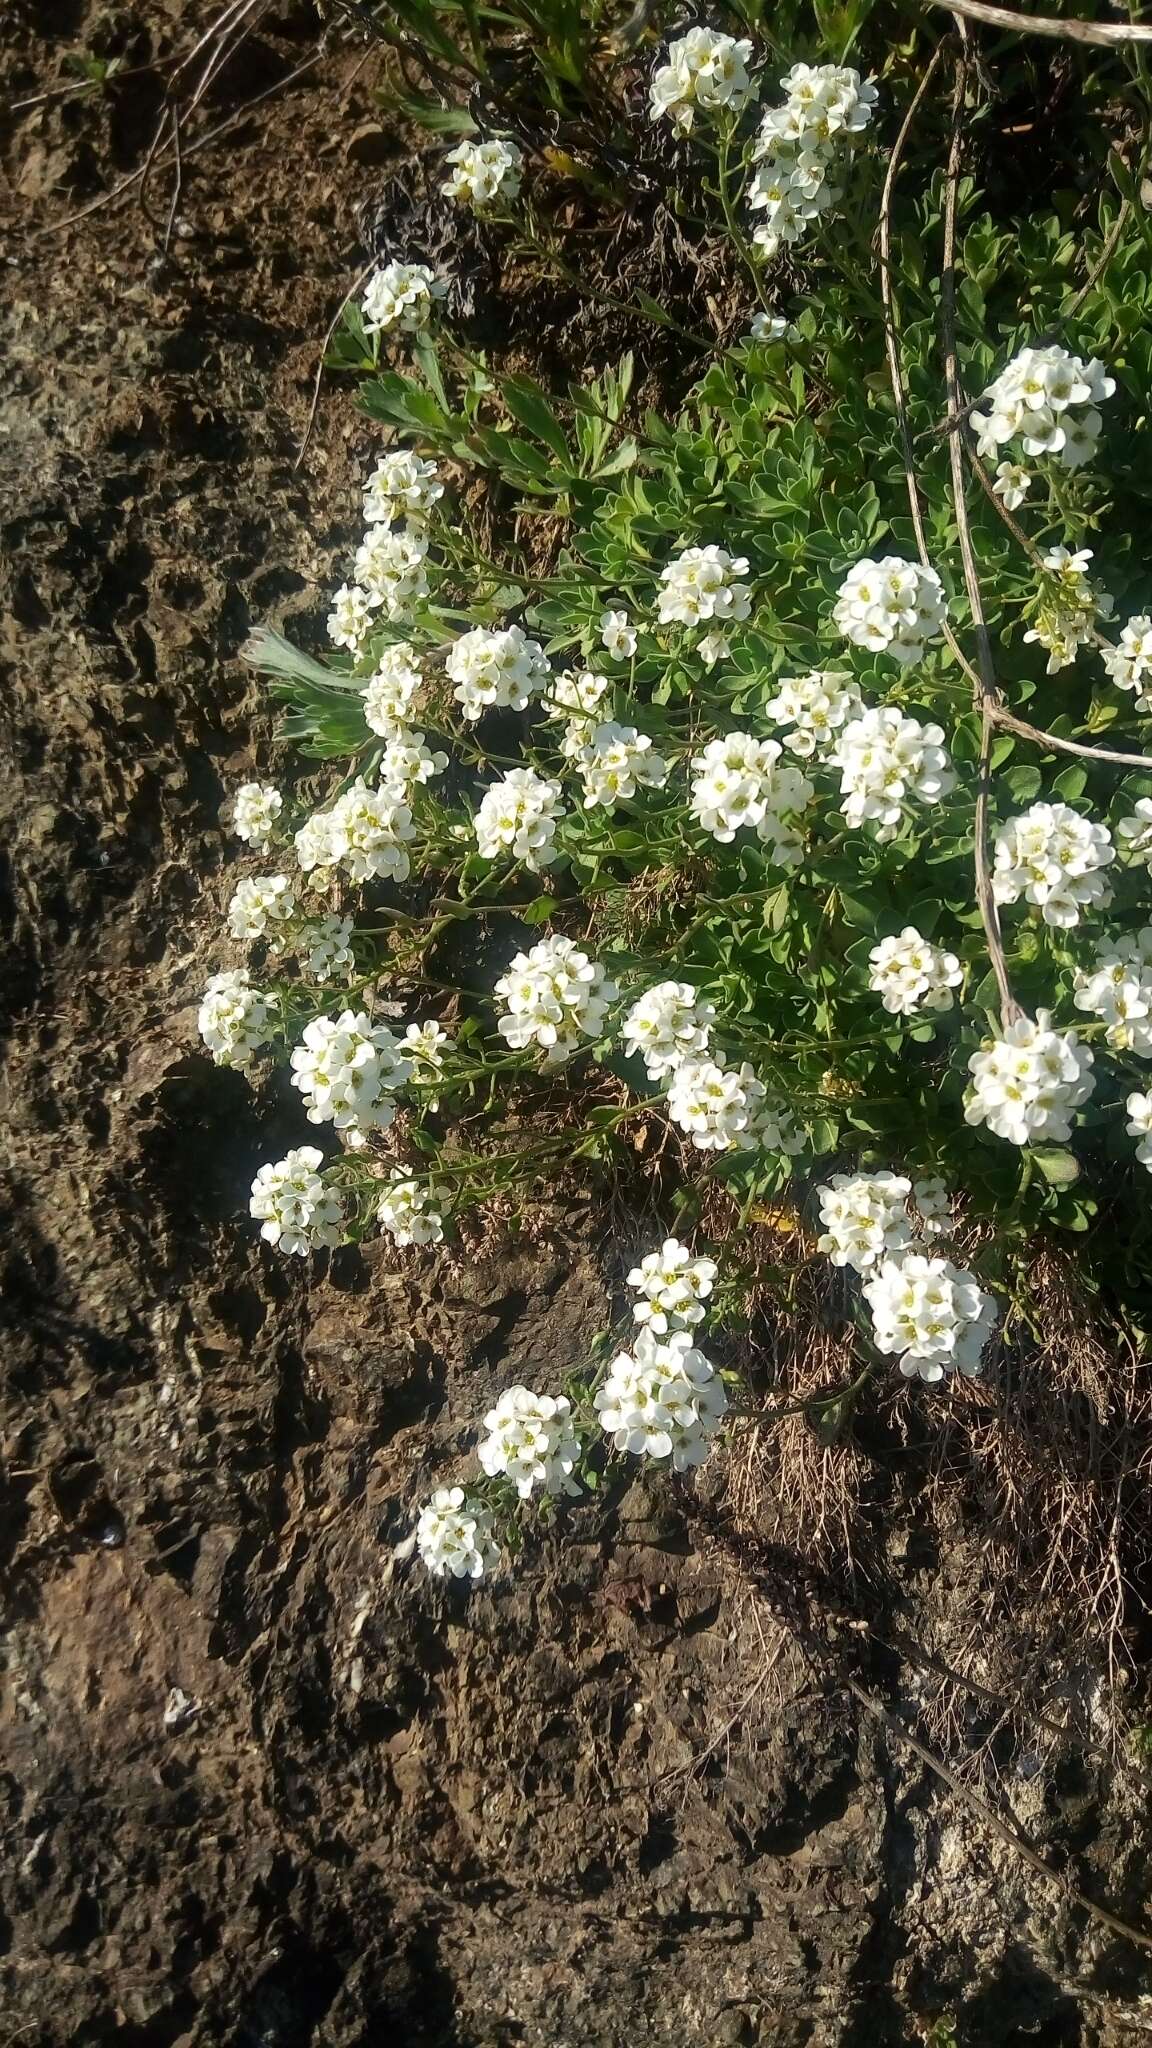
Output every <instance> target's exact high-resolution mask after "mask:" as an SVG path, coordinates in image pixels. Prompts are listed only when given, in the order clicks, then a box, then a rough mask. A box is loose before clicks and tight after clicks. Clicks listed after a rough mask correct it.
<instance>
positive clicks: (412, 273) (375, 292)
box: [362, 263, 448, 334]
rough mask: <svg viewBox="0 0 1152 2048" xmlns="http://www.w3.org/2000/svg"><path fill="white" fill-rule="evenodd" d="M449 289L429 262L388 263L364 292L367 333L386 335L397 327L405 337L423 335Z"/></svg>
mask: <svg viewBox="0 0 1152 2048" xmlns="http://www.w3.org/2000/svg"><path fill="white" fill-rule="evenodd" d="M447 290H448V287H447V285H446V284H444V283H443V282H442V280H441V279H440V278H438V277H436V276H435V275H434V273H433V272H432V271H431V270H429V268H428V266H427V264H426V263H386V264H385V265H384V268H383V269H382V270H378V271H376V273H375V275H374V276H373V277H371V278H370V279H369V281H368V288H367V290H366V291H365V293H364V298H363V301H362V305H363V311H364V330H365V333H367V334H386V333H387V332H388V331H389V329H391V328H393V327H396V328H399V329H400V331H401V333H402V334H419V332H420V331H421V329H422V328H424V327H427V325H428V322H429V320H430V319H431V317H432V309H433V306H434V305H435V302H436V300H437V299H442V298H444V297H445V295H446V293H447Z"/></svg>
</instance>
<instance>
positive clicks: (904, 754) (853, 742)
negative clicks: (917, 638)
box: [828, 704, 956, 840]
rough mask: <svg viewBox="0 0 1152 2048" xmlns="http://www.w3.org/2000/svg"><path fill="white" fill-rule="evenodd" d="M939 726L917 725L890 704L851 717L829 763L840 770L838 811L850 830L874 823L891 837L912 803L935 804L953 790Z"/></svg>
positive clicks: (953, 779)
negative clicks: (853, 827)
mask: <svg viewBox="0 0 1152 2048" xmlns="http://www.w3.org/2000/svg"><path fill="white" fill-rule="evenodd" d="M943 742H944V732H943V728H942V727H941V726H939V725H921V724H920V721H919V719H916V718H906V717H905V715H904V713H903V712H902V711H898V710H897V709H896V707H895V705H893V704H881V705H878V706H876V707H874V708H873V709H872V710H870V711H864V712H861V714H860V716H859V718H853V719H850V720H849V722H848V724H847V725H846V726H844V728H843V730H842V731H841V733H840V736H839V738H838V739H837V741H836V744H835V746H834V747H833V749H832V752H831V753H830V754H829V757H828V758H829V761H830V762H831V763H832V765H833V766H834V767H836V768H838V769H839V770H840V794H841V796H842V797H843V799H844V801H843V803H842V804H841V806H840V808H841V810H842V811H843V813H844V816H845V818H846V819H847V820H848V823H849V824H850V825H853V826H858V825H864V824H872V825H875V827H876V838H877V839H878V840H886V839H894V838H895V836H896V834H897V832H898V831H899V829H900V825H901V821H902V819H903V817H904V813H905V811H906V809H907V807H908V804H909V802H910V800H911V799H915V801H916V802H917V803H922V804H938V803H940V802H941V801H942V799H943V798H944V797H946V796H947V795H948V793H949V791H950V790H952V789H954V788H955V786H956V775H955V771H954V769H953V767H952V763H951V761H950V760H949V758H948V753H947V749H946V748H945V746H944V743H943Z"/></svg>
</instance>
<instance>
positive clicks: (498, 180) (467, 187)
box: [440, 136, 524, 214]
mask: <svg viewBox="0 0 1152 2048" xmlns="http://www.w3.org/2000/svg"><path fill="white" fill-rule="evenodd" d="M445 162H446V163H449V164H451V166H452V169H451V171H450V172H449V174H448V176H447V177H446V178H445V180H444V183H443V184H442V185H441V187H440V190H441V191H442V192H446V193H447V195H448V197H449V199H457V200H459V202H460V204H461V205H462V206H470V207H471V208H472V211H473V213H481V214H483V213H491V211H492V209H493V207H495V206H507V205H509V204H510V203H511V201H512V200H513V199H515V197H516V195H517V193H518V192H519V190H520V183H521V179H522V176H523V171H524V152H523V150H522V149H520V147H519V146H518V144H517V143H515V142H508V141H505V140H503V139H502V138H501V137H499V136H494V137H493V138H492V139H491V140H490V141H488V142H461V143H458V144H457V146H456V148H455V149H450V150H449V152H448V155H447V157H446V158H445Z"/></svg>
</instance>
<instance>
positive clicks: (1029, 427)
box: [972, 342, 1116, 505]
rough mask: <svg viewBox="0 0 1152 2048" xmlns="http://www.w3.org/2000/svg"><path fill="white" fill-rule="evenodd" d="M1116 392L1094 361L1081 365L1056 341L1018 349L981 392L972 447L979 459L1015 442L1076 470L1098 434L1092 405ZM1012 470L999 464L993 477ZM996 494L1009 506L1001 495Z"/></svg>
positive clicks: (1097, 417) (1097, 416) (1028, 451)
mask: <svg viewBox="0 0 1152 2048" xmlns="http://www.w3.org/2000/svg"><path fill="white" fill-rule="evenodd" d="M1115 389H1116V380H1115V378H1113V377H1110V376H1109V375H1108V373H1107V371H1106V370H1105V368H1104V365H1103V363H1101V362H1097V360H1096V358H1095V357H1093V358H1092V361H1091V362H1088V363H1086V362H1084V361H1083V360H1082V359H1081V357H1079V356H1073V355H1069V353H1068V351H1067V349H1064V348H1061V347H1060V345H1059V343H1058V342H1052V343H1050V344H1049V345H1048V346H1047V347H1046V348H1025V349H1021V351H1020V354H1019V355H1018V356H1014V357H1013V359H1012V361H1011V362H1010V363H1009V365H1008V367H1007V369H1006V370H1002V371H1001V373H1000V375H999V376H998V377H997V378H996V379H995V381H994V382H993V383H992V384H990V385H989V387H988V389H987V391H986V392H985V393H984V400H983V402H984V404H985V405H986V407H987V410H986V411H984V412H974V413H973V414H972V425H973V427H974V428H975V430H976V435H977V441H976V446H977V448H978V450H979V452H980V454H981V455H984V456H994V455H995V454H996V453H997V451H998V450H999V449H1000V448H1002V447H1004V445H1005V444H1006V443H1007V442H1009V441H1015V440H1019V442H1020V443H1021V445H1022V447H1023V450H1024V453H1025V455H1054V456H1056V457H1057V458H1058V459H1059V461H1060V462H1061V463H1063V465H1064V467H1065V468H1066V469H1078V468H1079V466H1080V464H1081V463H1082V462H1086V461H1087V460H1088V458H1089V456H1090V455H1091V454H1092V451H1093V449H1094V448H1095V446H1096V442H1097V439H1098V437H1099V434H1100V427H1101V424H1102V422H1101V418H1100V414H1099V412H1098V411H1097V407H1098V406H1099V405H1101V404H1102V403H1103V401H1104V400H1105V399H1106V398H1111V396H1112V393H1113V392H1114V391H1115ZM1013 466H1014V465H1011V464H1007V463H1001V465H1000V469H999V471H998V472H997V473H998V474H1002V473H1003V471H1004V470H1005V469H1006V468H1011V467H1013ZM1028 481H1030V479H1027V478H1026V479H1025V488H1027V483H1028ZM1000 495H1001V496H1002V497H1003V498H1004V502H1005V504H1007V505H1010V504H1011V500H1010V499H1009V498H1008V495H1007V493H1006V492H1001V493H1000ZM1022 496H1023V492H1021V497H1022ZM1015 502H1016V503H1017V504H1019V503H1020V502H1021V499H1020V498H1017V499H1016V501H1015Z"/></svg>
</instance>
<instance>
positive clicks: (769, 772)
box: [691, 732, 813, 866]
mask: <svg viewBox="0 0 1152 2048" xmlns="http://www.w3.org/2000/svg"><path fill="white" fill-rule="evenodd" d="M783 753H784V749H783V748H782V747H781V746H780V744H779V742H778V741H777V740H757V739H753V737H752V735H751V733H746V732H731V733H729V734H728V735H727V736H726V737H725V738H724V739H719V740H709V742H708V745H707V746H706V747H705V749H704V752H703V753H702V754H697V755H696V756H695V757H694V759H693V762H692V776H693V780H692V796H691V801H692V811H693V815H694V816H695V818H696V819H697V820H698V822H699V823H700V824H701V825H702V826H703V828H704V830H705V831H706V832H710V833H711V835H712V837H713V839H718V840H719V841H720V844H721V845H722V846H727V845H730V844H731V842H732V840H733V839H735V837H736V834H737V832H738V831H739V830H740V829H741V827H742V826H745V825H747V826H750V827H751V828H752V829H753V830H754V831H755V832H756V833H757V834H758V835H759V837H760V838H761V839H762V840H763V841H764V843H765V844H766V845H767V846H770V847H771V849H772V858H773V859H775V860H776V861H778V862H779V863H780V864H781V865H782V866H789V865H792V864H794V863H795V861H796V860H797V859H798V858H799V855H800V851H801V846H800V840H799V837H798V835H797V833H796V830H795V828H794V826H793V824H792V822H791V821H792V819H793V818H794V817H795V816H796V814H797V813H798V812H800V811H802V810H803V809H804V807H805V805H806V804H807V803H808V801H809V799H810V798H811V796H812V793H813V792H812V784H811V783H810V782H809V780H808V778H807V776H806V775H804V774H803V773H802V772H801V770H800V769H799V768H796V767H794V766H793V764H792V763H791V762H790V761H785V760H784V759H783Z"/></svg>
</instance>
